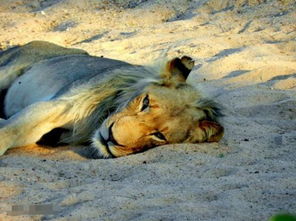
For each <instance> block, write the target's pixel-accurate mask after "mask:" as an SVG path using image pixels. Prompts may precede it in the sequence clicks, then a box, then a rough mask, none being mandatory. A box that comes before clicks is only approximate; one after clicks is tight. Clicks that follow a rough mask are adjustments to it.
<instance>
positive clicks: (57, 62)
mask: <svg viewBox="0 0 296 221" xmlns="http://www.w3.org/2000/svg"><path fill="white" fill-rule="evenodd" d="M124 65H129V64H128V63H125V62H121V61H117V60H112V59H106V58H100V57H94V56H89V55H66V56H59V57H54V58H51V59H46V60H43V61H40V62H38V63H36V64H34V65H33V66H32V67H31V68H29V69H28V70H26V71H25V73H24V74H23V75H21V76H20V77H18V78H17V79H16V80H15V81H14V82H13V84H12V85H11V86H10V88H9V89H8V92H7V94H6V97H5V103H4V106H5V115H6V116H7V117H10V116H12V115H13V114H15V113H17V112H19V111H20V110H21V109H23V108H25V107H26V106H28V105H30V104H32V103H35V102H38V101H46V100H50V99H52V98H53V97H56V95H57V94H63V93H64V92H66V91H67V90H69V89H70V88H71V87H73V86H78V85H80V84H83V83H87V82H88V81H89V80H90V79H92V78H93V77H94V76H98V75H99V79H100V78H103V77H104V73H106V72H107V71H108V70H109V69H112V68H116V67H118V66H124ZM96 79H98V78H96Z"/></svg>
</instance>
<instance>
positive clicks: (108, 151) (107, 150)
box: [91, 131, 117, 159]
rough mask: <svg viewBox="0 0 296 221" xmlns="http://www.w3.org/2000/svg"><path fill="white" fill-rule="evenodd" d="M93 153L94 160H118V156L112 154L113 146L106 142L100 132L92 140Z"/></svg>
mask: <svg viewBox="0 0 296 221" xmlns="http://www.w3.org/2000/svg"><path fill="white" fill-rule="evenodd" d="M91 147H92V153H91V156H92V158H94V159H102V158H105V159H106V158H116V157H117V156H116V155H115V154H114V153H113V152H112V149H113V146H111V145H109V144H108V143H106V142H105V140H104V138H103V137H102V135H101V134H100V132H98V131H97V132H96V133H95V135H94V137H93V138H92V146H91Z"/></svg>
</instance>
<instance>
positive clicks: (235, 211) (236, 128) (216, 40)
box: [0, 0, 296, 221]
mask: <svg viewBox="0 0 296 221" xmlns="http://www.w3.org/2000/svg"><path fill="white" fill-rule="evenodd" d="M0 30H1V32H0V49H1V50H4V49H6V48H8V47H11V46H14V45H18V44H24V43H27V42H29V41H31V40H47V41H51V42H54V43H58V44H61V45H64V46H67V47H76V48H81V49H85V50H87V51H88V52H89V53H90V54H92V55H98V56H101V55H104V56H105V57H111V58H116V59H121V60H125V61H128V62H132V63H136V64H149V63H151V62H153V61H154V60H157V59H159V58H160V57H163V56H168V57H173V56H181V55H184V54H186V55H189V56H191V57H193V58H194V59H195V60H196V64H197V65H196V67H195V68H194V70H193V72H192V74H191V75H190V77H189V81H190V82H191V83H192V84H194V85H196V87H198V88H200V89H201V91H203V93H204V94H206V95H207V96H209V97H215V99H216V100H217V101H218V102H219V103H221V104H222V105H223V106H224V108H225V110H224V113H225V117H224V118H223V120H222V123H223V125H224V126H225V128H226V132H225V137H224V138H223V140H222V141H221V142H220V143H218V144H200V145H189V144H186V145H185V144H180V145H170V146H162V147H158V148H155V149H152V150H149V151H147V152H145V153H142V154H137V155H133V156H128V157H123V158H119V159H110V160H86V159H84V158H83V157H81V156H80V155H79V154H77V152H79V151H80V149H79V148H77V147H76V148H75V147H71V148H57V149H45V148H40V147H34V146H31V147H27V148H18V149H15V150H11V151H9V152H8V153H7V154H6V155H5V156H2V157H1V158H0V220H5V221H6V220H60V221H62V220H149V221H153V220H163V221H164V220H205V221H207V220H208V221H213V220H215V221H222V220H224V221H232V220H233V221H244V220H246V221H250V220H254V221H255V220H256V221H258V220H267V219H268V217H270V216H271V215H272V214H274V213H277V212H282V211H286V212H296V203H295V202H296V149H295V148H296V3H295V1H294V0H237V1H234V0H225V1H220V0H187V1H177V0H171V1H160V0H151V1H147V0H133V1H132V0H129V1H124V0H113V1H107V0H105V1H103V0H96V1H95V0H92V1H91V0H90V1H78V0H47V1H45V0H10V1H7V0H0ZM0 139H1V138H0ZM13 205H24V208H23V211H21V212H20V215H18V216H16V214H11V212H9V211H11V208H12V206H13ZM32 205H39V206H44V205H52V207H53V210H54V213H53V214H43V215H32V213H33V212H32V208H33V206H32ZM30 208H31V212H29V213H30V214H31V215H21V214H24V213H26V212H28V211H29V209H30ZM35 208H37V207H35ZM15 209H16V208H15ZM36 210H38V209H36ZM45 210H47V212H50V210H51V209H50V208H49V207H47V208H46V209H45ZM39 212H40V208H39ZM45 212H46V211H45Z"/></svg>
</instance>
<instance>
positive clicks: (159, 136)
mask: <svg viewBox="0 0 296 221" xmlns="http://www.w3.org/2000/svg"><path fill="white" fill-rule="evenodd" d="M152 135H153V136H155V137H156V138H158V139H160V140H164V141H166V138H165V136H164V135H163V134H162V133H161V132H155V133H153V134H152Z"/></svg>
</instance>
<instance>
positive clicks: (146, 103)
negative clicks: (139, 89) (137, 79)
mask: <svg viewBox="0 0 296 221" xmlns="http://www.w3.org/2000/svg"><path fill="white" fill-rule="evenodd" d="M148 107H149V96H148V95H146V97H145V98H144V99H143V102H142V107H141V111H145V110H146V109H147V108H148Z"/></svg>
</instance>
